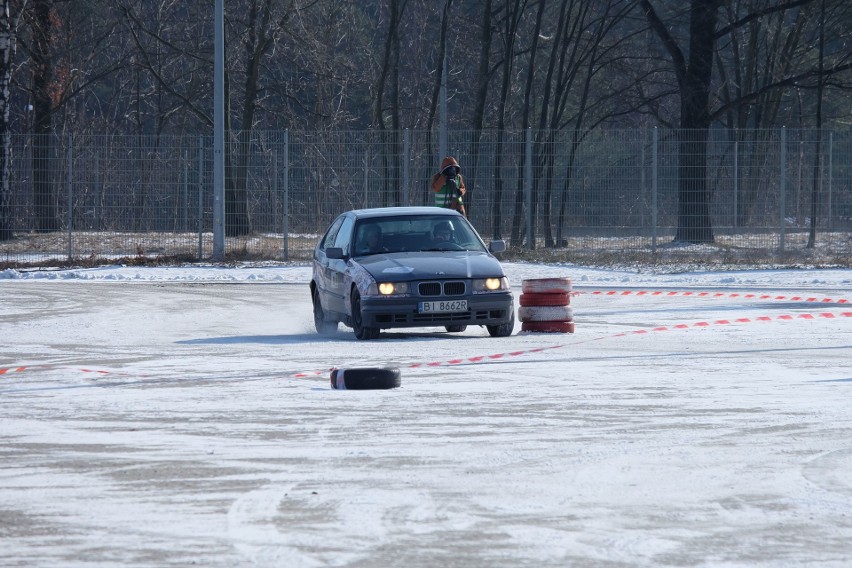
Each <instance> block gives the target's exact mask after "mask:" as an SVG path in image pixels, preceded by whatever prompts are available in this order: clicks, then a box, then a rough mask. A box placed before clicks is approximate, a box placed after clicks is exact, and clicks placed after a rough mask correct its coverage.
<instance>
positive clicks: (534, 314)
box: [518, 306, 574, 322]
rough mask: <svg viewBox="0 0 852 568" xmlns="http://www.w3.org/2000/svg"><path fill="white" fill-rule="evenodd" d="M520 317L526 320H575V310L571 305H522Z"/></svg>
mask: <svg viewBox="0 0 852 568" xmlns="http://www.w3.org/2000/svg"><path fill="white" fill-rule="evenodd" d="M518 319H519V320H521V321H522V322H525V321H573V319H574V311H573V310H572V309H571V308H570V307H569V306H521V307H520V308H518Z"/></svg>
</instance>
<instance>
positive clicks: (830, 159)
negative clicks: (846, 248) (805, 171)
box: [825, 131, 834, 239]
mask: <svg viewBox="0 0 852 568" xmlns="http://www.w3.org/2000/svg"><path fill="white" fill-rule="evenodd" d="M833 169H834V131H831V132H829V133H828V172H827V173H828V175H827V176H825V177H827V178H828V232H829V233H830V232H831V231H832V230H833V229H834V223H833V222H832V219H831V214H832V211H831V209H832V207H831V206H832V203H831V197H832V196H831V190H832V183H831V182H832V177H831V176H832V173H833V172H832V170H833ZM829 238H830V239H831V237H829Z"/></svg>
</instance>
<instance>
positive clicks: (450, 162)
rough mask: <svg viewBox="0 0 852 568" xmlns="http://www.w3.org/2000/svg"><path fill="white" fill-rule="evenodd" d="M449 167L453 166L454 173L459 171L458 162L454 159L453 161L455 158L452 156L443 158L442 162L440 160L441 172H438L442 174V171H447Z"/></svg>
mask: <svg viewBox="0 0 852 568" xmlns="http://www.w3.org/2000/svg"><path fill="white" fill-rule="evenodd" d="M449 166H454V167H455V168H456V172H460V171H461V167H460V166H459V162H458V160H456V159H455V158H453V157H452V156H447V157H446V158H444V159H443V160H441V170H440V171H442V172H443V171H444V170H445V169H447V168H448V167H449Z"/></svg>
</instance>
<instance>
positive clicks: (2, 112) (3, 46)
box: [0, 0, 15, 241]
mask: <svg viewBox="0 0 852 568" xmlns="http://www.w3.org/2000/svg"><path fill="white" fill-rule="evenodd" d="M14 53H15V31H14V27H13V26H12V22H11V20H10V18H9V0H2V1H0V241H8V240H10V239H11V238H12V237H13V236H14V235H13V233H12V229H13V227H12V205H11V188H10V187H9V177H10V175H9V174H10V169H11V165H12V164H11V161H12V142H11V140H10V136H11V134H10V132H9V84H10V83H11V82H12V61H13V55H14Z"/></svg>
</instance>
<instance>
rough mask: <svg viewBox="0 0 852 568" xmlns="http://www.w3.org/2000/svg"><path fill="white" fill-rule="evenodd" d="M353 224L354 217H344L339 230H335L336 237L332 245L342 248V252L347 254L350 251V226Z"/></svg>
mask: <svg viewBox="0 0 852 568" xmlns="http://www.w3.org/2000/svg"><path fill="white" fill-rule="evenodd" d="M354 224H355V219H353V218H352V217H346V218H345V219H344V220H343V224H342V225H341V226H340V230H339V231H338V232H337V238H336V239H334V246H336V247H339V248H341V249H343V254H345V255H349V254H351V253H352V250H351V244H352V226H353V225H354Z"/></svg>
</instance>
